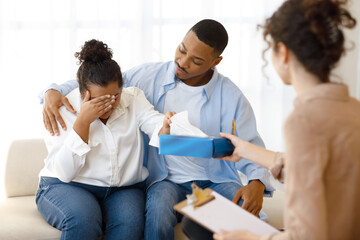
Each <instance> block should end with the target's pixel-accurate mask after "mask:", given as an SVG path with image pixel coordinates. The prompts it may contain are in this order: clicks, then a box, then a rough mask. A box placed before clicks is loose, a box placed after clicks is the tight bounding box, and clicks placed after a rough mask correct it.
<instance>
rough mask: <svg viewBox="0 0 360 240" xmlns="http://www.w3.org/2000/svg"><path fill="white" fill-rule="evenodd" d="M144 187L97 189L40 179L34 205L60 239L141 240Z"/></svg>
mask: <svg viewBox="0 0 360 240" xmlns="http://www.w3.org/2000/svg"><path fill="white" fill-rule="evenodd" d="M144 185H145V184H144V183H138V184H136V185H132V186H127V187H98V186H93V185H87V184H81V183H76V182H70V183H64V182H61V181H60V180H59V179H56V178H46V177H42V178H41V180H40V184H39V190H38V192H37V194H36V204H37V207H38V209H39V212H40V213H41V214H42V216H43V217H44V219H45V220H46V221H47V222H48V223H49V224H50V225H52V226H54V227H56V228H57V229H59V230H61V231H62V234H61V239H62V240H65V239H71V240H76V239H89V240H91V239H98V237H99V236H101V235H104V238H103V239H104V240H106V239H142V236H143V230H144V221H145V220H144V210H145V209H144V208H145V194H144Z"/></svg>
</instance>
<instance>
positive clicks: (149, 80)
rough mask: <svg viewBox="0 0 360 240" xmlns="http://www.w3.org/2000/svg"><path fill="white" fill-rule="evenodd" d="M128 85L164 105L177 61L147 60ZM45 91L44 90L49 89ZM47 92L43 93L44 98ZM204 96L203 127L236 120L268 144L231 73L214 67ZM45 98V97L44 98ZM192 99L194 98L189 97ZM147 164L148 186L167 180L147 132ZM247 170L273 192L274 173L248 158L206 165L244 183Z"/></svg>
mask: <svg viewBox="0 0 360 240" xmlns="http://www.w3.org/2000/svg"><path fill="white" fill-rule="evenodd" d="M123 80H124V87H132V86H134V87H138V88H140V89H141V90H142V91H144V93H145V96H146V98H147V99H148V100H149V101H150V103H151V104H153V105H154V107H155V109H156V110H158V111H159V112H162V110H163V109H164V99H165V94H166V93H167V92H168V91H169V90H170V89H172V88H174V87H175V64H174V62H172V61H171V62H165V63H164V62H159V63H146V64H143V65H140V66H137V67H134V68H132V69H130V70H128V71H126V72H124V73H123ZM75 87H77V82H76V81H75V80H73V81H68V82H66V83H64V84H62V85H57V84H52V85H50V86H49V88H47V89H46V90H45V91H47V90H48V89H56V90H58V91H59V92H60V93H62V94H63V95H66V94H67V93H69V92H70V91H71V90H72V89H74V88H75ZM45 91H44V92H43V93H45ZM43 93H42V94H41V95H40V98H42V96H43ZM202 97H203V98H204V100H205V103H204V104H203V106H202V107H201V109H200V129H201V130H202V131H203V132H205V133H206V134H207V135H209V136H215V137H219V136H220V134H219V133H220V132H227V133H232V122H233V119H235V122H236V135H237V136H239V137H240V138H241V139H243V140H245V141H249V142H251V143H253V144H256V145H258V146H262V147H264V143H263V141H262V139H261V138H260V136H259V134H258V132H257V129H256V120H255V115H254V112H253V110H252V108H251V106H250V104H249V102H248V100H247V99H246V97H245V96H244V94H243V93H242V92H241V91H240V89H239V88H238V87H237V86H236V85H235V84H234V83H233V82H232V81H231V80H230V79H229V78H227V77H225V76H223V75H221V74H219V73H218V72H217V69H216V68H215V69H214V73H213V76H212V78H211V80H210V82H209V83H208V84H207V85H205V86H204V89H203V92H202ZM41 101H42V99H41ZM189 101H191V99H189ZM144 141H145V144H144V145H145V146H146V149H145V154H144V156H145V158H144V165H145V166H147V168H148V170H149V177H148V178H147V184H148V186H150V185H152V184H153V183H155V182H158V181H161V180H164V179H165V178H166V177H167V176H168V170H167V167H166V164H165V161H164V157H163V156H162V155H159V154H158V150H157V148H154V147H152V146H149V145H148V141H149V139H148V137H147V136H145V135H144ZM237 170H239V171H240V172H242V173H244V174H245V175H246V176H247V178H248V181H249V182H250V181H252V180H256V179H258V180H260V181H261V182H262V183H263V184H264V185H265V195H270V196H271V195H272V191H273V190H274V188H273V187H272V186H271V184H270V173H269V172H268V170H266V169H265V168H263V167H260V166H259V165H257V164H255V163H253V162H251V161H249V160H247V159H241V160H240V161H239V162H236V163H235V162H230V161H222V160H218V159H209V160H208V164H207V166H206V167H205V171H206V174H207V176H208V178H209V180H210V181H212V182H214V183H223V182H236V183H239V184H242V183H241V180H240V177H239V174H238V172H237Z"/></svg>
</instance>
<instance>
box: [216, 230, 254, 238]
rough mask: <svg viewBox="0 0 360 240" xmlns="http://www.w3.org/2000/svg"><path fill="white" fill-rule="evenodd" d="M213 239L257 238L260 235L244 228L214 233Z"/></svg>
mask: <svg viewBox="0 0 360 240" xmlns="http://www.w3.org/2000/svg"><path fill="white" fill-rule="evenodd" d="M213 238H214V239H215V240H259V239H260V236H259V235H256V234H254V233H252V232H249V231H246V230H235V231H230V232H228V231H221V232H220V233H214V235H213Z"/></svg>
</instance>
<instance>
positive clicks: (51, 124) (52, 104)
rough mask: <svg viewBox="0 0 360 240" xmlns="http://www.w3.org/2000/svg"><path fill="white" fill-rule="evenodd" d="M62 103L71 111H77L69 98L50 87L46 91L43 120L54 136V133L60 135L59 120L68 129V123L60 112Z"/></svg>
mask: <svg viewBox="0 0 360 240" xmlns="http://www.w3.org/2000/svg"><path fill="white" fill-rule="evenodd" d="M62 105H65V107H66V109H67V110H68V111H69V112H72V113H76V111H75V110H74V108H73V107H72V106H71V104H70V103H69V100H68V99H67V98H66V97H65V96H63V95H62V94H61V93H59V92H58V91H56V90H54V89H50V90H48V91H47V92H46V93H45V95H44V104H43V122H44V126H45V128H46V130H47V131H48V132H49V133H50V134H51V136H54V134H56V135H57V136H59V127H58V124H57V121H58V122H59V123H60V125H61V127H62V128H63V129H64V130H66V124H65V122H64V120H63V119H62V117H61V115H60V112H59V108H60V107H61V106H62Z"/></svg>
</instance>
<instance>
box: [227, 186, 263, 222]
mask: <svg viewBox="0 0 360 240" xmlns="http://www.w3.org/2000/svg"><path fill="white" fill-rule="evenodd" d="M264 190H265V186H264V184H263V183H262V182H260V181H259V180H252V181H251V182H250V183H249V184H248V185H246V186H244V187H242V188H240V189H239V190H237V192H236V194H235V196H234V198H233V200H232V201H233V202H234V203H236V204H238V202H239V200H240V199H242V200H243V201H244V202H243V204H242V206H241V207H242V208H243V209H245V210H246V211H248V212H250V213H252V214H254V215H255V216H259V213H260V210H261V208H262V204H263V194H264Z"/></svg>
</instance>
